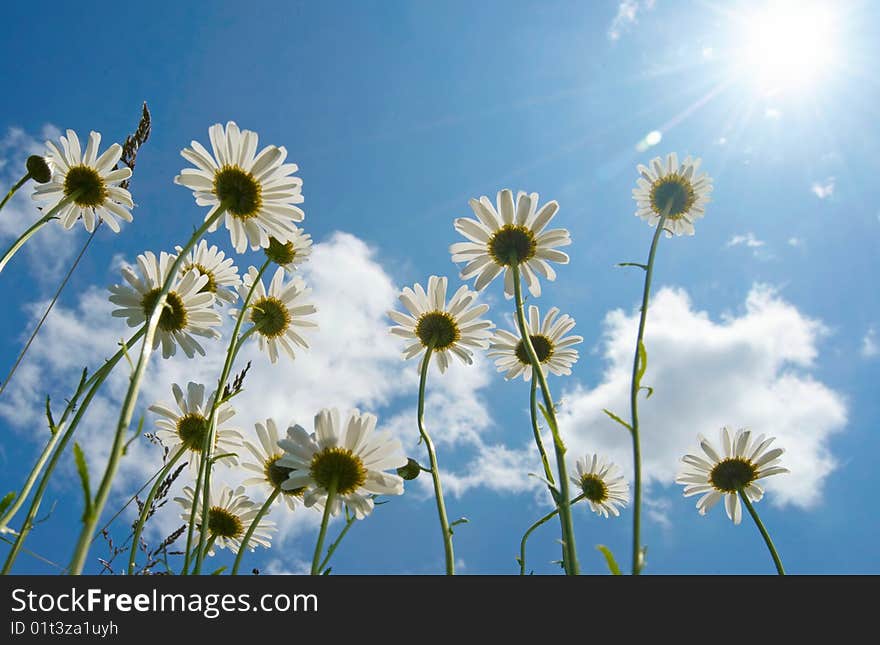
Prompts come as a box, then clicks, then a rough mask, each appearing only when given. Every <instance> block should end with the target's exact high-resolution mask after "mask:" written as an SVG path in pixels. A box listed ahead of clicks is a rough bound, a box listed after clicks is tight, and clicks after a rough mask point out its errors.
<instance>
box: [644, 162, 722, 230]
mask: <svg viewBox="0 0 880 645" xmlns="http://www.w3.org/2000/svg"><path fill="white" fill-rule="evenodd" d="M699 167H700V159H691V157H687V158H685V160H684V162H683V163H682V164H681V165H679V163H678V155H676V154H675V153H674V152H670V153H669V154H668V155H667V156H666V161H665V162H664V161H663V159H661V158H660V157H655V158H654V159H652V160H651V163H650V164H649V166H643V165H641V164H639V166H638V171H639V175H640V177H639V178H638V179H637V180H636V187H635V188H633V191H632V194H633V199H635V200H636V216H637V217H641V218H642V219H643V220H645V221H646V222H648V223H649V224H650V225H651V226H656V225H657V223H658V222H659V221H660V218H661V217H662V216H663V212H664V210H667V209H668V213H667V216H666V224H665V225H664V228H665V229H666V235H667V236H669V237H671V236H672V234H673V233H674V234H675V235H693V234H694V222H695V221H696V220H697V219H699V218H701V217H703V215H705V214H706V204H708V203H709V193H711V192H712V178H711V177H709V175H707V174H706V173H703V174H702V175H697V169H698V168H699Z"/></svg>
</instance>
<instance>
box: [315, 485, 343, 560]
mask: <svg viewBox="0 0 880 645" xmlns="http://www.w3.org/2000/svg"><path fill="white" fill-rule="evenodd" d="M338 479H339V477H338V476H337V475H334V476H333V479H331V480H330V487H329V488H328V489H327V500H326V501H325V502H324V515H323V517H322V518H321V531H320V532H319V533H318V541H317V542H316V543H315V555H314V556H312V575H313V576H317V575H318V574H319V573H320V562H321V552H322V551H323V550H324V538H325V537H326V536H327V522H328V521H329V520H330V509H331V508H332V506H333V502H334V501H335V499H336V487H337V486H338V485H339V482H338V481H337V480H338Z"/></svg>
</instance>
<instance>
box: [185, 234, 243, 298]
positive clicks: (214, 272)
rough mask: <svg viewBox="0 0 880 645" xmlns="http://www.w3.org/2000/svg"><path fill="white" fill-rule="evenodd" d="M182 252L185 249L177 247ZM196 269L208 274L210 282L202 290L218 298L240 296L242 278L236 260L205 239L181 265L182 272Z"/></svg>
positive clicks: (200, 273) (205, 274) (201, 273)
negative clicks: (239, 288)
mask: <svg viewBox="0 0 880 645" xmlns="http://www.w3.org/2000/svg"><path fill="white" fill-rule="evenodd" d="M175 248H176V250H177V252H178V253H180V252H181V251H182V250H183V249H182V248H181V247H179V246H178V247H175ZM193 269H195V270H196V271H198V272H199V275H204V276H208V282H207V283H206V284H205V286H204V287H202V291H207V292H208V293H213V294H214V296H215V297H216V298H217V299H218V300H223V301H225V302H235V300H236V298H237V297H238V285H240V284H241V278H239V277H238V268H237V267H236V266H235V260H234V259H232V258H227V257H226V254H225V253H224V252H223V251H221V250H220V249H218V248H217V247H216V246H215V245H213V244H212V245H211V246H208V243H207V242H206V241H205V240H201V241H200V242H199V243H198V244H197V245H196V246H195V247H194V248H193V249H192V250H191V251H190V252H189V253H188V254H187V256H186V260H185V261H184V263H183V264H182V265H181V267H180V274H181V275H184V274H185V273H186V272H187V271H191V270H193Z"/></svg>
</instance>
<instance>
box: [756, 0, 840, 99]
mask: <svg viewBox="0 0 880 645" xmlns="http://www.w3.org/2000/svg"><path fill="white" fill-rule="evenodd" d="M834 7H835V5H834V3H832V2H809V1H808V0H801V1H798V2H793V1H778V2H774V3H771V4H769V5H768V6H765V7H764V8H762V9H761V10H759V11H756V12H754V13H752V14H751V15H749V16H748V17H747V18H746V19H745V21H744V23H743V24H744V33H743V34H742V35H741V38H742V43H743V47H744V50H743V55H742V59H743V60H742V61H741V62H742V64H743V66H744V70H743V71H744V72H745V73H746V74H747V75H748V78H749V79H751V80H752V81H754V82H755V83H757V84H758V87H759V89H760V90H761V91H762V92H764V93H767V94H775V93H777V92H787V91H791V90H805V89H810V88H814V87H816V86H818V85H819V84H820V83H821V82H822V81H823V80H825V79H826V78H827V75H828V74H829V72H830V71H831V70H832V68H833V66H834V63H835V58H836V54H837V43H836V38H835V31H836V24H837V16H836V15H835V12H834Z"/></svg>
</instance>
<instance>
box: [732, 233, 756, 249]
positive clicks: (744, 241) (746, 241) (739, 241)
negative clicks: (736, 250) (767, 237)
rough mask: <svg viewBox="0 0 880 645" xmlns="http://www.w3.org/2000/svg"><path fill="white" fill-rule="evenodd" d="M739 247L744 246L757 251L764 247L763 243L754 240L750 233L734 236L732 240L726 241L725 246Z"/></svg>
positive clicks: (752, 234) (753, 235)
mask: <svg viewBox="0 0 880 645" xmlns="http://www.w3.org/2000/svg"><path fill="white" fill-rule="evenodd" d="M741 245H745V246H746V247H748V248H750V249H758V248H761V247H762V246H764V241H763V240H759V239H758V238H756V237H755V234H754V233H752V232H751V231H750V232H748V233H746V234H745V235H734V236H733V237H732V238H730V239H729V240H727V245H726V246H728V247H731V246H741Z"/></svg>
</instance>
